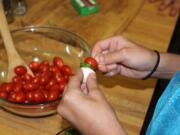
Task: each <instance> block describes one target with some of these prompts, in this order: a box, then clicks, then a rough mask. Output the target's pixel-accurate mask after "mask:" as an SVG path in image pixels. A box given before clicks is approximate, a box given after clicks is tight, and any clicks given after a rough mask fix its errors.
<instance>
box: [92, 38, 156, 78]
mask: <svg viewBox="0 0 180 135" xmlns="http://www.w3.org/2000/svg"><path fill="white" fill-rule="evenodd" d="M92 57H95V59H96V60H97V62H98V68H99V70H100V71H101V72H104V73H106V74H107V75H110V76H112V75H116V74H121V75H124V76H127V77H132V78H139V79H141V78H143V77H144V76H146V75H147V74H148V73H149V72H150V71H151V70H152V69H153V67H154V66H155V64H156V61H157V56H156V54H155V53H154V52H153V51H151V50H149V49H146V48H144V47H141V46H138V45H136V44H134V43H132V42H130V41H128V40H127V39H125V38H124V37H122V36H116V37H112V38H109V39H105V40H103V41H100V42H98V43H97V44H96V45H95V46H94V48H93V50H92Z"/></svg>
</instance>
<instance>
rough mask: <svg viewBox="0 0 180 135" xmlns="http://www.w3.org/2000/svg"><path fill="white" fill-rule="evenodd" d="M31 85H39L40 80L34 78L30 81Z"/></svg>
mask: <svg viewBox="0 0 180 135" xmlns="http://www.w3.org/2000/svg"><path fill="white" fill-rule="evenodd" d="M32 83H34V84H39V83H40V78H39V77H38V76H35V77H34V78H33V79H32Z"/></svg>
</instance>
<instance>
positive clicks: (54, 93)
mask: <svg viewBox="0 0 180 135" xmlns="http://www.w3.org/2000/svg"><path fill="white" fill-rule="evenodd" d="M58 97H59V92H57V91H49V94H48V101H53V100H56V99H57V98H58Z"/></svg>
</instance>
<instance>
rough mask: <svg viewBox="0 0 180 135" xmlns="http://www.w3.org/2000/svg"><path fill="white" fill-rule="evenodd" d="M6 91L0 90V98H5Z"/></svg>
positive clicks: (6, 95)
mask: <svg viewBox="0 0 180 135" xmlns="http://www.w3.org/2000/svg"><path fill="white" fill-rule="evenodd" d="M7 97H8V93H7V92H5V91H0V98H3V99H7Z"/></svg>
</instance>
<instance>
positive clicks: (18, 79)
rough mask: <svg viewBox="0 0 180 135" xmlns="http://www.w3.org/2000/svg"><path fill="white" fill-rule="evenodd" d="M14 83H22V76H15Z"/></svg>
mask: <svg viewBox="0 0 180 135" xmlns="http://www.w3.org/2000/svg"><path fill="white" fill-rule="evenodd" d="M12 82H22V79H21V77H20V76H17V75H16V76H14V77H13V78H12Z"/></svg>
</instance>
